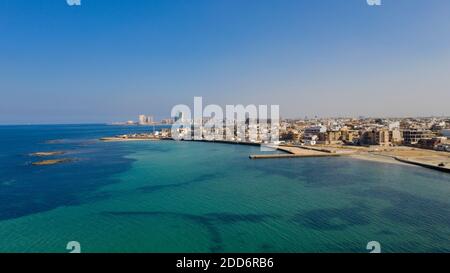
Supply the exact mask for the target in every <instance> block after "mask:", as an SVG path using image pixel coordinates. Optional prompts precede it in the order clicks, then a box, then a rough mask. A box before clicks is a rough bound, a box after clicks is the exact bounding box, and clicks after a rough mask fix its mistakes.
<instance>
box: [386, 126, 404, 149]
mask: <svg viewBox="0 0 450 273" xmlns="http://www.w3.org/2000/svg"><path fill="white" fill-rule="evenodd" d="M389 142H390V143H392V144H393V145H401V144H403V137H402V132H401V131H400V130H398V129H394V130H389Z"/></svg>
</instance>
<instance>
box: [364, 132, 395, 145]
mask: <svg viewBox="0 0 450 273" xmlns="http://www.w3.org/2000/svg"><path fill="white" fill-rule="evenodd" d="M360 144H362V145H380V146H389V145H390V144H391V143H390V141H389V130H388V129H386V128H382V129H373V130H369V131H364V132H363V133H362V135H361V138H360Z"/></svg>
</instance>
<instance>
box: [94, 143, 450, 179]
mask: <svg viewBox="0 0 450 273" xmlns="http://www.w3.org/2000/svg"><path fill="white" fill-rule="evenodd" d="M100 140H101V141H103V142H128V141H161V140H173V139H171V138H157V137H156V138H155V137H152V138H150V137H130V138H124V137H104V138H100ZM181 141H192V142H206V143H221V144H231V145H247V146H261V145H265V144H262V143H255V142H245V141H242V142H240V141H228V140H205V139H202V140H194V139H191V140H181ZM272 148H273V149H275V150H278V151H281V152H283V153H282V154H270V155H267V154H251V155H249V158H250V159H277V158H302V157H303V158H307V157H336V156H348V157H349V158H352V159H357V160H365V161H372V162H378V163H385V164H396V165H403V166H411V167H422V168H428V169H433V170H437V171H441V172H449V170H450V169H449V167H446V166H445V167H442V166H437V165H436V166H435V165H433V164H431V163H429V162H426V161H423V160H421V159H420V157H413V158H405V157H404V156H399V155H395V154H380V152H375V151H372V152H371V151H364V150H353V151H351V148H348V149H347V148H344V147H340V148H337V147H325V148H324V147H309V146H290V145H279V146H272ZM349 149H350V150H349ZM401 149H404V148H401ZM401 149H399V151H401ZM422 152H424V153H426V152H429V151H427V150H424V151H422Z"/></svg>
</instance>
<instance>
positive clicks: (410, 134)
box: [402, 129, 434, 145]
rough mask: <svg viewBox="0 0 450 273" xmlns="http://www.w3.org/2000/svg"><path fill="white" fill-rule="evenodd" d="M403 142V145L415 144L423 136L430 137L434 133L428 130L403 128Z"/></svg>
mask: <svg viewBox="0 0 450 273" xmlns="http://www.w3.org/2000/svg"><path fill="white" fill-rule="evenodd" d="M402 134H403V143H404V144H405V145H415V144H417V143H418V142H419V140H421V139H423V138H432V137H433V136H434V134H433V133H432V132H431V131H429V130H421V129H408V130H403V132H402Z"/></svg>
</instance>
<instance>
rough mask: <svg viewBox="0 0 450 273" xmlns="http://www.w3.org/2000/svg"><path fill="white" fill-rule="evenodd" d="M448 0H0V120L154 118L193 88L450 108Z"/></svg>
mask: <svg viewBox="0 0 450 273" xmlns="http://www.w3.org/2000/svg"><path fill="white" fill-rule="evenodd" d="M449 8H450V3H448V2H444V1H420V0H412V1H407V0H399V1H389V0H385V1H383V5H382V6H376V7H374V6H369V5H367V3H366V1H364V0H352V1H335V2H331V1H287V0H286V1H245V2H242V1H217V2H210V1H196V2H192V3H186V2H184V1H170V2H169V1H151V2H150V1H132V2H129V3H128V2H127V3H124V2H123V1H108V2H107V4H106V3H105V2H104V1H94V0H91V1H89V0H85V1H83V3H82V5H81V6H74V7H72V6H68V5H67V4H66V3H65V1H52V2H49V1H41V0H37V1H32V2H31V1H24V0H19V1H2V2H1V3H0V32H1V33H2V36H3V37H4V39H2V40H3V41H2V43H1V44H0V52H2V53H1V54H0V63H1V65H0V90H1V91H2V100H1V101H0V124H42V123H45V124H51V123H59V124H61V123H108V122H115V121H126V120H130V119H136V117H137V116H138V115H139V114H141V113H148V114H151V115H153V116H154V117H155V120H160V119H163V118H167V117H169V116H170V109H171V108H172V107H173V106H174V105H176V104H187V105H189V104H190V103H191V101H192V98H193V97H194V96H203V97H204V98H205V102H206V103H208V104H219V105H225V104H233V105H236V104H243V105H248V104H277V105H280V114H281V116H282V117H283V118H304V117H305V116H308V117H314V116H318V117H358V116H366V117H381V118H383V117H400V118H401V117H415V116H417V117H419V116H450V113H449V112H448V101H450V92H449V91H448V90H449V88H450V80H449V79H448V74H449V72H450V50H449V48H450V36H449V35H448V33H450V18H448V16H446V14H445V11H446V10H448V9H449Z"/></svg>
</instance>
